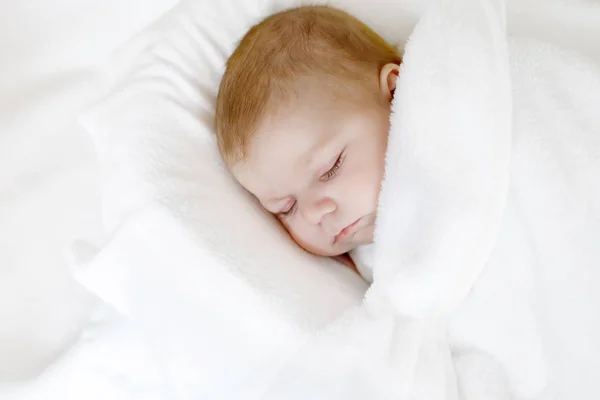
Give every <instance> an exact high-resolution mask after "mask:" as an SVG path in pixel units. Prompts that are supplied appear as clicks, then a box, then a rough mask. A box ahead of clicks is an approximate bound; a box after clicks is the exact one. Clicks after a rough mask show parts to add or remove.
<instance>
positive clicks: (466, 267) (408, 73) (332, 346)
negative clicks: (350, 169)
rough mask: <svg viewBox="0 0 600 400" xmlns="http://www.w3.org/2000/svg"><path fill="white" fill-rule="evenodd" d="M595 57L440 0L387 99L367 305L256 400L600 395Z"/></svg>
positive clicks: (472, 7) (486, 0)
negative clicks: (516, 32) (510, 33)
mask: <svg viewBox="0 0 600 400" xmlns="http://www.w3.org/2000/svg"><path fill="white" fill-rule="evenodd" d="M599 243H600V67H599V66H598V65H595V64H594V63H593V62H591V61H590V60H587V59H586V58H585V57H583V56H581V55H577V54H572V53H569V52H567V51H564V50H560V49H557V48H553V47H551V46H549V45H546V44H542V43H536V42H528V41H526V40H524V39H519V38H511V39H510V40H509V39H508V38H507V35H506V31H505V10H504V4H503V1H499V0H448V1H445V0H442V1H439V2H438V3H437V4H436V5H434V6H432V7H431V9H430V10H429V11H428V12H427V13H426V14H425V15H424V17H423V18H422V20H421V21H420V22H419V24H418V25H417V27H416V29H415V31H414V33H413V34H412V36H411V38H410V41H409V43H408V45H407V46H406V52H405V55H404V63H403V66H402V69H401V73H400V77H399V82H398V88H397V90H396V96H395V99H394V102H393V107H392V116H391V132H390V138H389V147H388V153H387V166H386V177H385V180H384V182H383V189H382V193H381V198H380V210H379V217H378V226H377V230H376V239H375V245H374V249H373V253H374V258H373V260H372V266H373V277H374V282H373V285H372V286H371V288H370V290H369V292H368V293H367V295H366V298H365V300H364V304H363V305H362V307H360V308H356V309H354V310H352V311H351V312H349V313H348V314H347V315H345V317H344V318H342V319H341V320H340V321H338V322H337V323H336V324H333V325H332V326H331V327H330V329H328V330H327V331H325V332H323V333H322V334H321V335H320V336H319V337H317V338H314V340H312V341H311V342H310V343H307V344H306V346H305V347H304V348H303V349H302V350H301V351H300V352H299V353H298V354H297V356H296V357H295V358H293V359H290V360H289V363H288V365H287V367H286V368H284V369H283V370H282V371H281V373H280V374H279V376H278V377H277V378H276V379H275V380H274V382H273V385H272V388H271V389H272V390H271V391H270V392H269V393H267V394H266V397H267V398H272V399H275V398H285V399H307V398H310V399H329V400H331V399H415V400H416V399H422V400H441V399H484V400H492V399H592V398H600V387H599V385H597V382H599V381H600V341H599V340H598V338H600V290H598V286H599V285H600V246H598V244H599Z"/></svg>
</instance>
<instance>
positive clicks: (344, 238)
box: [216, 6, 401, 256]
mask: <svg viewBox="0 0 600 400" xmlns="http://www.w3.org/2000/svg"><path fill="white" fill-rule="evenodd" d="M400 62H401V57H400V56H399V55H398V53H397V51H396V49H395V48H394V47H392V46H391V45H389V44H388V43H386V42H385V41H384V40H383V39H382V38H381V37H380V36H378V35H377V34H376V33H375V32H373V31H372V30H371V29H369V28H368V27H367V26H366V25H365V24H363V23H361V22H360V21H358V20H357V19H356V18H354V17H352V16H351V15H349V14H347V13H345V12H343V11H341V10H337V9H334V8H331V7H325V6H308V7H300V8H295V9H291V10H287V11H284V12H281V13H278V14H275V15H272V16H270V17H268V18H267V19H265V20H264V21H262V22H261V23H260V24H258V25H256V26H254V27H253V28H252V29H250V31H249V32H248V33H247V34H246V35H245V36H244V38H243V39H242V41H241V42H240V44H239V46H238V47H237V49H236V50H235V52H234V53H233V55H232V56H231V58H230V59H229V61H228V63H227V69H226V71H225V74H224V77H223V80H222V82H221V86H220V90H219V95H218V100H217V110H216V130H217V137H218V145H219V150H220V153H221V155H222V157H223V158H224V160H225V162H226V164H227V166H228V167H229V169H230V170H231V172H232V174H233V175H234V176H235V178H236V179H237V180H238V181H239V183H240V184H241V185H242V186H243V187H244V188H246V189H247V190H248V191H249V192H251V193H252V194H253V195H254V196H255V197H256V198H257V199H258V200H259V201H260V203H261V204H262V205H263V206H264V207H265V208H266V209H267V210H268V211H269V212H271V213H273V214H274V215H276V216H277V218H278V219H279V220H280V221H281V223H282V224H283V226H284V227H285V228H286V230H287V231H288V232H289V233H290V235H291V236H292V238H293V239H294V240H295V241H296V242H297V243H298V244H299V245H300V246H301V247H303V248H304V249H306V250H307V251H309V252H311V253H314V254H318V255H323V256H338V255H342V254H344V253H347V252H349V251H352V250H353V249H355V248H357V247H358V246H361V245H365V244H369V243H371V242H372V241H373V232H374V227H375V220H376V216H377V201H378V196H379V192H380V187H381V181H382V179H383V174H384V161H385V153H386V146H387V137H388V130H389V117H390V103H391V100H392V97H393V94H394V89H395V85H396V78H397V76H398V70H399V65H400Z"/></svg>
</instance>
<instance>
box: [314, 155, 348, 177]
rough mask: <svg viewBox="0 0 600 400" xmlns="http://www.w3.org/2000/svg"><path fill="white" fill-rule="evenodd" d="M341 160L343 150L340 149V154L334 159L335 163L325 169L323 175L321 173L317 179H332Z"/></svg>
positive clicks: (342, 159) (340, 164)
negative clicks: (327, 169)
mask: <svg viewBox="0 0 600 400" xmlns="http://www.w3.org/2000/svg"><path fill="white" fill-rule="evenodd" d="M343 161H344V152H343V151H342V152H341V153H340V155H339V156H338V158H337V160H335V163H334V164H333V166H332V167H331V168H330V169H329V171H327V172H325V173H324V174H323V175H321V177H320V178H319V180H320V181H321V182H327V181H328V180H331V179H333V177H334V176H335V175H336V174H337V172H338V171H339V169H340V167H341V166H342V162H343Z"/></svg>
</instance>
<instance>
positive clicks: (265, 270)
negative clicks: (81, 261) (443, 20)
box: [80, 0, 421, 398]
mask: <svg viewBox="0 0 600 400" xmlns="http://www.w3.org/2000/svg"><path fill="white" fill-rule="evenodd" d="M292 3H294V2H293V0H290V1H287V0H254V1H246V0H237V1H234V0H221V1H219V2H212V1H200V0H198V1H188V2H183V3H182V4H181V5H179V6H177V7H176V8H175V9H173V10H172V11H171V12H169V13H168V14H167V15H166V16H165V17H163V18H162V19H161V20H160V21H159V22H157V23H156V24H154V25H153V26H152V27H150V28H149V29H148V30H147V31H145V32H143V33H142V34H140V35H139V36H138V37H136V38H135V39H133V40H132V41H131V42H130V43H129V44H128V45H127V46H125V47H124V48H123V49H121V50H120V51H119V53H118V54H117V56H116V58H115V59H114V60H113V62H112V63H111V65H109V66H108V70H107V73H108V77H109V80H111V81H114V82H111V84H113V83H114V84H113V86H112V89H111V92H110V93H109V94H108V95H107V97H106V98H105V99H103V100H102V101H100V102H99V103H98V104H97V105H95V106H94V107H93V108H92V109H91V110H89V111H88V112H87V113H86V114H85V115H84V116H83V117H82V119H81V122H82V124H83V125H84V127H85V128H86V129H87V131H88V132H89V133H90V135H91V136H92V138H93V140H94V144H95V147H96V149H97V152H98V157H99V159H100V164H101V168H102V176H103V178H102V179H103V207H104V210H103V211H104V217H105V225H106V228H107V230H109V232H111V238H112V239H111V241H110V243H109V244H108V245H107V246H106V247H105V248H104V249H102V251H101V252H100V253H99V255H98V256H97V257H96V258H95V259H94V261H93V262H92V263H91V264H90V265H88V266H87V268H86V270H85V271H84V272H85V273H84V274H82V275H80V281H81V282H82V283H83V284H84V285H85V286H87V287H88V288H89V289H90V290H92V291H93V292H94V293H96V294H97V295H98V296H99V297H101V298H102V299H104V300H105V301H106V302H107V303H110V304H111V305H112V306H114V307H115V308H116V309H117V310H119V311H120V312H121V313H122V314H124V315H127V316H128V317H129V318H130V320H131V321H132V323H134V324H135V325H136V326H137V329H139V330H140V331H142V332H144V335H145V340H146V341H147V342H148V343H149V347H150V348H151V349H152V350H153V352H154V354H155V357H156V358H157V359H158V361H159V363H160V364H161V365H162V368H163V370H164V371H165V373H166V374H167V376H168V377H167V380H168V381H169V382H170V383H171V384H172V386H173V387H172V388H171V389H170V390H172V391H174V392H175V393H178V395H181V396H183V397H184V396H189V397H190V398H229V397H231V398H239V397H236V394H237V396H239V393H241V392H242V391H243V392H244V398H253V397H254V396H256V397H260V393H261V391H262V390H263V389H264V388H265V387H267V386H268V380H269V376H271V375H272V374H274V373H276V371H277V369H278V366H279V365H281V364H282V363H283V362H284V361H285V359H286V358H287V357H289V356H290V355H291V354H292V353H293V351H294V350H295V349H296V348H297V347H298V346H299V345H300V343H301V342H302V341H304V340H305V339H306V338H307V337H308V336H310V335H312V334H314V333H315V332H318V331H319V330H320V329H322V328H323V327H324V326H326V325H327V324H329V323H330V322H332V321H333V320H335V319H336V318H338V317H340V316H341V315H342V314H343V313H344V311H345V310H347V309H348V308H350V307H352V306H354V305H357V304H360V302H361V300H362V297H363V294H364V292H365V290H366V288H367V285H366V283H365V282H364V281H363V280H362V279H361V278H360V277H359V276H358V275H357V274H355V273H354V272H352V271H350V270H349V269H347V268H346V267H343V266H341V265H339V264H337V263H336V262H334V261H332V260H330V259H326V258H319V257H314V256H311V255H309V254H307V253H305V252H304V251H302V250H300V249H299V248H298V247H297V246H296V245H295V244H294V243H292V241H291V240H290V239H289V238H288V236H287V235H286V234H285V232H284V231H283V230H282V229H281V227H280V226H279V224H278V223H277V222H276V221H275V220H274V218H272V217H271V216H270V215H268V214H267V213H266V212H265V211H263V210H262V209H261V208H260V207H259V205H258V204H256V203H255V202H254V201H253V200H252V199H251V197H250V196H248V195H247V194H246V193H245V192H244V191H243V190H242V189H241V188H240V187H239V186H238V185H237V184H236V183H235V182H234V181H233V179H232V178H231V177H230V175H229V173H228V172H227V171H226V169H225V168H224V166H223V163H222V162H221V159H220V157H219V155H218V152H217V150H216V140H215V137H214V134H213V118H214V106H215V99H216V93H217V90H218V85H219V81H220V78H221V75H222V73H223V71H224V65H225V61H226V59H227V57H228V55H229V54H230V53H231V52H232V51H233V49H234V47H235V45H236V43H237V41H238V40H239V39H240V38H241V36H242V35H243V34H244V33H245V32H246V30H247V29H248V28H249V27H250V26H251V25H252V24H254V23H256V22H257V21H259V20H260V19H262V18H264V17H265V16H267V15H268V14H271V13H273V12H275V11H278V10H280V9H282V8H285V7H287V6H289V5H290V4H292ZM296 3H297V2H296ZM340 3H342V4H340V6H342V7H343V8H345V9H347V10H349V11H350V12H352V13H354V15H356V16H357V17H359V18H361V19H362V20H364V21H365V22H366V23H368V24H372V25H373V26H375V25H376V24H375V23H374V22H376V21H377V20H378V18H379V24H377V25H378V26H381V27H385V26H388V27H390V30H385V29H383V30H381V29H377V30H378V31H380V32H381V33H382V34H383V35H384V36H385V37H386V38H387V39H392V40H393V39H394V37H395V38H398V39H399V38H406V37H407V36H408V34H409V33H410V31H411V30H412V27H413V26H414V24H415V23H416V20H417V18H416V14H417V13H418V11H419V10H420V8H421V7H420V6H417V5H415V4H413V2H410V1H408V2H407V3H406V4H396V2H395V1H393V0H388V1H380V4H379V5H378V6H375V7H374V6H373V4H371V3H366V2H364V3H363V2H361V1H358V0H356V1H353V0H346V1H341V2H340ZM392 5H393V6H392ZM390 10H392V11H393V12H390ZM402 18H404V19H405V20H406V24H402V23H400V21H401V19H402ZM386 21H389V22H390V23H389V24H386ZM392 21H393V23H392ZM392 28H393V29H392ZM398 29H400V31H399V30H398ZM186 398H187V397H186Z"/></svg>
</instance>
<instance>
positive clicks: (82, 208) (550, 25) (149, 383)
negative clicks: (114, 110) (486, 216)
mask: <svg viewBox="0 0 600 400" xmlns="http://www.w3.org/2000/svg"><path fill="white" fill-rule="evenodd" d="M196 1H197V2H200V1H201V0H196ZM240 1H241V0H240ZM173 3H175V1H174V0H155V1H153V2H152V3H151V4H149V3H148V2H140V1H137V0H136V1H128V2H120V1H111V2H109V3H106V2H101V3H95V2H92V1H86V2H81V1H74V0H72V1H68V0H54V1H53V2H52V3H49V2H43V3H42V2H38V4H31V3H24V2H14V4H12V3H11V4H10V6H9V8H8V10H5V12H3V13H2V16H0V18H2V19H3V20H2V21H0V22H2V23H1V24H0V26H1V27H2V28H0V29H2V33H5V34H3V35H0V40H6V41H7V42H0V43H2V44H4V43H6V46H3V47H4V48H6V49H8V51H6V52H5V53H4V54H6V55H7V59H8V60H9V62H6V63H4V62H3V63H2V65H0V68H1V71H2V74H1V76H0V88H1V89H2V90H0V96H1V97H0V104H1V105H2V108H1V109H0V116H1V117H2V121H1V123H2V126H1V129H0V304H1V305H0V318H1V320H2V321H8V323H6V324H2V325H1V326H0V378H2V377H3V376H9V375H10V376H22V375H24V374H27V373H30V372H31V371H32V370H33V371H35V370H36V368H37V367H38V366H40V365H47V361H49V360H51V359H52V356H53V355H54V354H55V352H56V351H57V350H58V349H60V348H61V346H63V345H65V344H67V343H73V340H74V339H75V336H74V333H75V334H76V333H77V332H78V329H77V328H78V327H79V326H80V325H81V322H82V320H83V318H85V317H86V313H87V310H88V308H87V304H88V303H87V302H88V301H89V300H90V297H89V295H87V294H85V293H82V292H81V291H80V289H79V288H78V286H77V285H75V284H74V283H73V281H72V278H71V276H70V275H69V273H68V270H67V267H66V261H65V258H64V256H63V253H64V252H63V250H64V247H65V246H66V245H67V244H68V243H69V241H70V239H71V238H73V237H86V238H87V239H90V240H91V241H92V242H96V243H98V244H103V239H104V238H103V237H102V236H103V235H102V234H101V228H100V222H99V219H100V218H99V215H98V214H97V213H96V212H97V209H98V207H99V201H100V200H99V189H98V187H97V186H96V182H95V179H96V176H97V166H96V164H95V162H94V161H93V160H92V158H91V157H92V154H93V152H92V149H91V145H90V143H89V141H88V139H87V138H86V137H85V136H82V135H81V132H80V130H79V128H78V127H76V126H75V125H73V124H71V121H72V118H73V116H74V115H75V113H76V112H77V111H78V110H80V109H82V108H83V105H84V104H86V103H89V102H90V101H93V100H95V99H96V98H97V97H98V95H99V94H100V92H101V91H102V90H103V88H104V85H103V82H102V81H97V80H96V79H97V75H96V71H97V69H98V67H99V66H101V65H102V63H103V62H104V60H105V59H106V55H107V53H108V51H109V50H111V49H113V48H114V47H115V46H116V45H117V44H118V43H120V42H122V41H123V40H124V39H126V38H127V37H129V36H131V34H132V33H133V32H135V31H137V30H139V29H140V28H141V27H143V26H144V25H145V24H146V23H147V22H148V21H150V20H152V19H154V18H155V17H157V16H158V15H160V14H161V13H162V12H163V11H165V10H166V9H168V8H169V7H170V6H171V5H173ZM334 3H345V4H348V5H349V8H352V7H353V6H352V4H353V3H356V4H358V3H360V1H358V0H340V1H337V2H334ZM380 3H385V2H380ZM406 3H411V2H410V1H407V2H406ZM413 3H415V4H417V3H421V2H418V1H414V2H413ZM246 4H247V3H246ZM543 4H544V5H545V6H544V7H540V6H539V3H538V2H536V1H526V2H520V1H517V0H515V1H514V2H512V3H510V4H509V8H512V9H513V11H514V12H513V17H514V18H513V19H511V20H510V21H509V27H510V28H511V29H512V30H515V31H528V32H530V33H532V34H534V35H538V36H542V37H546V38H549V39H551V40H554V41H555V42H558V43H561V44H567V45H569V46H571V47H575V48H577V49H584V50H586V51H587V52H588V53H590V54H592V55H595V56H597V57H599V59H600V47H599V46H595V44H594V42H593V41H591V40H590V38H591V37H599V36H598V35H600V24H598V23H597V21H599V18H598V15H597V14H594V13H591V12H586V10H597V7H595V6H594V5H593V4H591V3H590V2H585V1H573V2H563V1H561V0H553V1H552V4H553V6H552V7H549V6H548V7H546V5H547V3H546V2H543ZM421 8H422V7H420V6H418V5H417V6H415V7H414V9H415V10H416V11H415V12H418V10H420V9H421ZM377 9H378V8H377V7H371V8H370V11H369V12H368V13H366V14H365V18H366V19H367V20H368V22H370V23H376V22H377V21H378V20H379V19H380V18H384V17H383V16H381V15H377V13H376V11H377ZM359 16H361V15H359ZM538 17H539V18H538ZM238 18H239V19H243V18H244V17H243V14H240V16H239V17H238ZM237 22H238V23H239V21H237ZM247 22H248V21H244V23H247ZM223 26H225V27H226V26H227V24H223ZM374 27H375V28H377V25H374ZM386 27H387V29H386ZM409 27H411V26H410V25H406V26H403V27H399V28H398V29H390V28H389V26H388V25H386V26H383V27H382V31H383V33H384V34H385V35H386V37H392V38H393V37H394V35H400V36H402V35H405V34H408V33H409V31H410V29H408V28H409ZM48 32H51V33H52V34H47V33H48ZM18 37H20V38H21V39H20V40H16V39H15V38H18ZM8 40H10V42H8ZM126 56H127V55H126ZM3 61H4V59H3ZM138 222H139V221H137V222H136V223H134V224H133V225H131V226H133V227H136V226H138V227H140V226H143V225H136V224H137V223H138ZM142 223H143V221H142ZM161 223H162V222H161ZM160 226H161V225H160V224H158V225H156V226H155V227H154V229H159V228H160ZM138 233H139V232H136V231H135V229H134V228H131V229H130V230H129V231H125V232H123V233H122V235H121V238H123V237H124V238H128V240H129V239H134V240H135V241H138V244H139V243H141V244H143V243H144V241H143V237H140V236H138ZM154 233H155V234H156V235H159V232H157V231H155V232H154ZM146 245H147V244H146ZM139 248H140V249H141V248H142V247H141V246H140V247H139ZM122 250H123V249H117V250H115V251H114V252H113V254H117V255H119V254H120V255H122V254H124V253H122ZM156 251H160V249H158V248H157V250H156ZM140 254H141V255H142V256H143V253H142V252H140V253H138V256H139V255H140ZM299 276H300V275H299ZM268 284H269V285H273V286H275V287H277V285H280V284H281V282H269V283H268ZM302 284H303V285H305V286H304V287H308V286H309V285H310V281H303V283H302ZM357 292H360V290H357ZM167 293H168V292H167ZM150 294H151V293H150ZM284 295H285V296H287V300H286V301H290V300H291V301H293V300H294V299H296V300H297V299H298V298H299V297H297V296H295V294H294V293H285V294H284ZM285 296H284V297H285ZM358 300H359V299H358ZM282 304H283V305H284V306H282V307H281V310H280V311H281V312H285V310H286V307H288V306H289V304H290V303H286V302H282V303H280V305H282ZM340 304H341V303H340ZM254 305H255V303H252V304H248V305H247V306H248V307H249V308H248V309H252V307H253V306H254ZM159 306H160V305H159ZM233 306H234V305H233V304H231V305H228V307H233ZM298 306H299V307H300V308H302V307H305V306H306V309H310V307H314V306H315V304H309V305H306V304H305V305H302V304H299V305H298ZM323 309H324V311H325V313H324V314H323V315H322V316H311V317H310V318H313V319H310V318H309V320H310V322H309V323H307V325H306V326H307V327H308V328H310V329H314V328H315V327H318V326H320V325H321V324H322V323H324V322H325V319H326V318H331V316H330V315H327V314H326V313H327V312H331V310H332V309H327V307H324V306H323ZM57 310H59V311H57ZM105 311H106V310H105ZM106 312H108V311H106ZM269 315H270V316H271V317H272V314H269ZM176 317H177V316H173V318H176ZM297 317H298V318H299V319H302V318H303V316H302V315H301V314H296V315H294V316H292V317H290V318H292V319H293V318H297ZM119 318H121V317H118V316H116V314H111V313H110V312H108V314H106V315H105V320H104V322H105V323H106V324H107V325H102V324H99V325H97V326H92V328H93V329H92V332H93V334H94V335H96V339H97V340H91V338H90V340H87V341H86V340H81V341H79V342H78V345H77V347H75V348H74V349H73V350H72V351H71V352H70V353H67V354H65V355H63V356H62V357H61V358H60V359H58V360H57V363H55V365H54V367H53V368H52V369H51V370H50V371H49V372H50V373H49V374H47V375H45V377H44V378H43V379H41V380H38V381H36V382H35V383H33V384H31V385H19V386H20V387H19V388H18V389H17V390H16V391H11V392H10V396H12V397H10V396H9V394H8V393H9V392H1V386H0V397H2V398H9V399H11V400H12V398H15V399H17V398H18V399H21V398H22V399H28V400H29V399H37V398H40V399H45V398H48V397H47V394H48V393H49V391H50V392H52V393H54V394H57V395H58V394H62V395H63V396H62V397H60V398H65V399H70V398H72V399H80V398H82V397H83V396H86V398H92V397H88V396H91V395H90V392H93V393H94V394H95V395H96V396H99V398H106V397H102V395H101V394H102V392H101V391H94V390H95V389H103V390H106V391H108V392H110V391H111V390H112V392H111V393H112V395H113V396H112V397H111V398H117V399H119V398H123V399H128V398H135V396H139V397H138V398H144V399H148V398H152V397H149V396H150V395H149V393H152V395H153V396H155V398H174V397H173V396H172V392H168V391H167V392H164V391H163V390H166V389H165V387H168V385H166V386H165V385H162V382H160V376H161V375H157V373H156V369H155V367H156V366H155V365H154V364H153V362H154V361H153V359H152V358H147V357H148V353H147V349H146V348H144V346H140V347H136V346H134V347H132V346H131V343H132V342H133V343H137V342H138V341H137V340H136V338H137V337H138V335H139V332H137V331H135V330H132V328H131V327H130V326H123V325H119V324H118V323H115V322H118V321H119ZM319 318H321V320H319ZM256 322H257V323H256V325H255V327H256V331H255V332H254V333H253V334H254V335H256V337H255V339H256V338H260V337H261V330H260V322H261V321H256ZM272 322H273V321H272ZM274 322H275V323H274V325H269V326H276V327H279V328H281V327H282V326H286V324H287V322H286V321H285V320H281V321H274ZM232 323H233V322H232ZM249 326H251V325H249ZM263 328H264V327H263ZM310 329H307V331H310ZM172 333H173V334H174V335H175V336H174V337H177V334H178V332H172ZM211 334H212V333H211ZM217 336H218V332H217V333H215V338H216V337H217ZM182 337H185V335H183V336H182ZM188 338H189V337H188ZM84 339H85V338H84ZM236 340H239V338H237V339H236ZM267 341H268V338H267ZM236 343H238V344H239V345H240V346H241V347H240V348H239V349H237V350H239V352H238V353H237V354H238V355H239V354H245V355H247V356H249V357H248V359H252V357H255V358H256V357H259V356H260V354H257V352H258V351H257V350H256V349H252V348H244V347H243V346H242V345H243V342H239V341H238V342H236ZM262 344H264V345H268V343H262ZM279 344H280V345H282V344H285V342H281V343H279ZM204 345H205V346H209V345H210V343H208V344H207V343H204ZM274 348H276V347H274ZM195 350H196V351H200V350H202V349H201V346H200V345H199V347H198V348H196V349H195ZM235 350H236V349H232V353H231V354H230V360H233V359H234V358H235V355H236V353H235ZM179 351H182V352H183V351H185V348H180V349H179ZM253 351H256V352H255V353H254V354H252V352H253ZM5 355H7V356H5ZM213 356H215V357H216V356H217V354H213ZM136 360H137V361H140V360H142V361H143V362H142V363H136V362H135V361H136ZM171 361H173V360H171ZM233 364H234V363H233V362H232V363H231V364H226V363H223V365H220V366H219V367H220V368H222V370H227V369H228V368H230V367H231V366H232V365H233ZM119 366H120V367H119ZM235 366H236V367H237V370H236V373H237V374H238V376H244V371H243V368H244V365H243V363H240V364H236V365H235ZM219 371H220V370H219V369H218V368H213V367H210V368H207V370H206V371H193V372H191V373H190V375H189V376H185V377H183V379H182V381H184V382H187V383H189V384H190V385H191V386H190V387H194V386H193V385H194V384H195V385H196V387H194V389H195V390H197V391H200V392H202V391H204V392H208V391H212V393H213V394H216V395H215V397H214V398H236V397H235V395H233V397H223V396H225V394H226V393H236V392H237V393H238V394H239V393H240V392H241V391H242V390H245V389H248V388H244V387H237V388H236V387H231V386H230V384H231V381H229V380H228V379H227V377H226V376H223V375H219ZM74 373H77V375H76V376H77V377H78V379H76V380H78V381H79V382H80V383H81V384H78V385H72V384H71V385H69V383H72V382H73V377H74V375H73V374H74ZM211 374H212V375H211ZM246 377H247V378H248V380H247V381H246V384H249V382H251V378H252V376H251V375H248V374H247V373H246ZM179 378H182V377H179ZM211 379H213V380H212V381H211ZM242 382H243V381H242ZM263 384H264V382H263ZM92 388H95V389H92ZM185 389H186V388H182V387H179V388H178V390H179V391H178V393H182V392H181V390H184V392H185ZM187 389H188V390H191V389H189V388H187ZM220 389H223V390H222V392H219V390H220ZM254 389H256V388H254ZM188 393H190V392H188ZM218 394H220V396H221V397H217V395H218ZM3 395H4V397H3ZM119 396H121V397H119Z"/></svg>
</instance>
